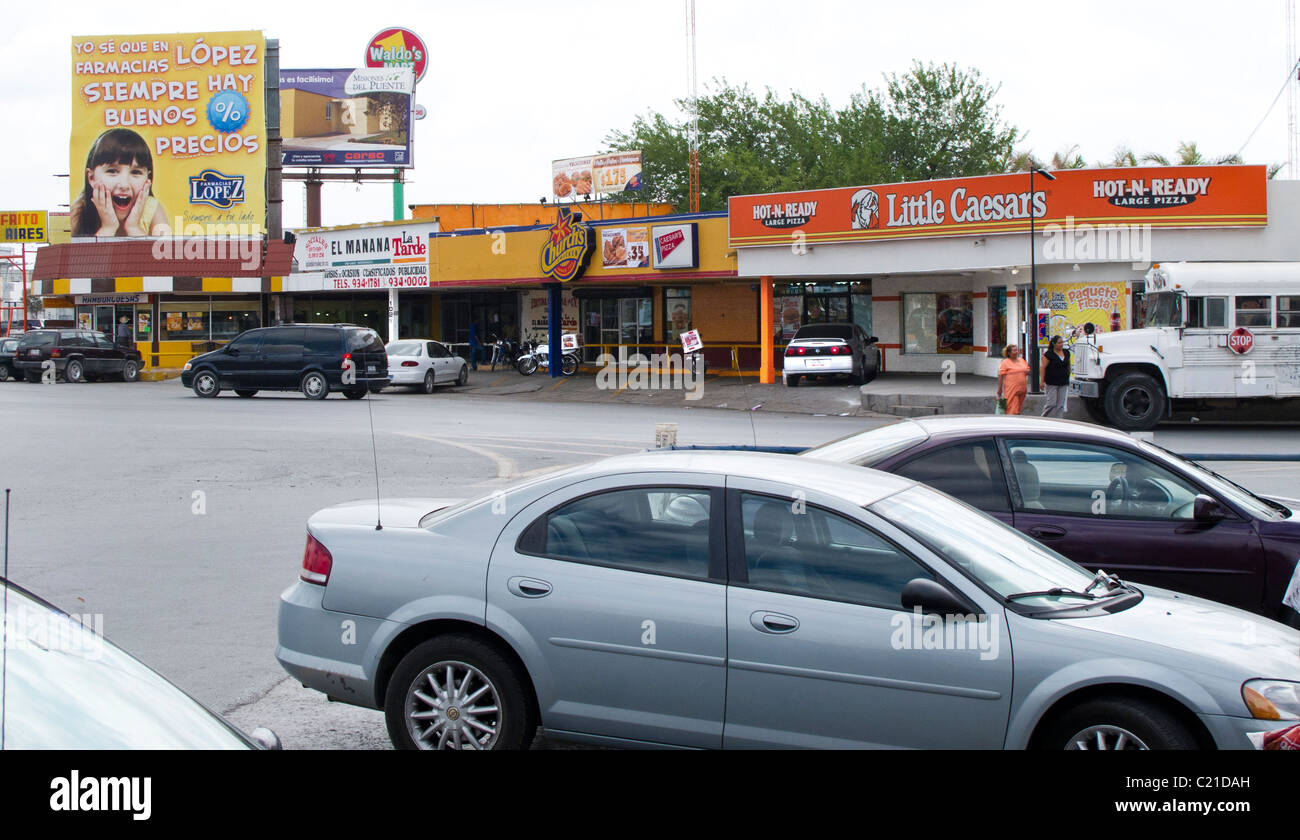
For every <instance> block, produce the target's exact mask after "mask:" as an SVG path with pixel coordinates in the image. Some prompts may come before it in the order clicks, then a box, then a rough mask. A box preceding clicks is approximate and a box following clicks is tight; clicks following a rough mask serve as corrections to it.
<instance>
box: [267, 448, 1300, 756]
mask: <svg viewBox="0 0 1300 840" xmlns="http://www.w3.org/2000/svg"><path fill="white" fill-rule="evenodd" d="M380 524H382V529H380V528H378V527H377V525H380ZM1296 651H1297V634H1296V631H1294V630H1291V629H1289V628H1287V627H1284V626H1283V625H1281V624H1277V623H1275V622H1272V621H1269V620H1267V619H1262V618H1259V617H1257V616H1254V615H1251V614H1249V613H1246V612H1242V611H1240V610H1236V609H1232V608H1230V607H1225V606H1222V605H1219V604H1214V603H1211V602H1209V601H1204V600H1200V599H1196V598H1190V597H1186V596H1182V595H1178V594H1175V593H1172V592H1168V591H1165V590H1160V589H1155V588H1149V587H1142V588H1138V587H1135V586H1132V585H1129V584H1126V583H1124V582H1122V581H1119V580H1117V579H1115V578H1114V577H1112V576H1108V575H1105V574H1103V573H1098V574H1093V573H1091V572H1088V571H1086V570H1084V569H1083V568H1081V567H1079V566H1077V565H1075V564H1073V563H1071V562H1070V561H1068V560H1066V559H1065V558H1063V557H1061V556H1060V555H1058V554H1055V553H1054V552H1052V551H1050V550H1049V549H1046V548H1044V547H1043V546H1042V545H1040V544H1038V543H1036V542H1034V541H1033V540H1031V539H1029V538H1027V537H1025V536H1023V535H1022V534H1020V533H1019V532H1017V531H1015V530H1013V529H1012V528H1010V527H1008V526H1005V525H1003V524H1002V523H1000V522H998V521H996V520H995V519H992V518H991V517H989V516H986V515H985V514H983V513H980V512H979V511H977V510H975V509H974V508H971V507H968V506H967V505H965V504H963V503H961V502H958V501H956V500H954V499H952V498H951V497H949V496H946V495H944V494H942V493H940V492H938V491H935V490H932V489H930V488H928V487H926V486H924V485H920V484H917V483H915V482H913V481H909V480H907V479H903V478H900V477H898V476H893V475H888V474H885V473H878V472H869V473H867V474H866V480H864V472H863V470H862V468H860V467H852V466H846V465H842V464H834V463H824V462H818V461H815V460H813V459H809V458H794V457H789V456H780V455H766V454H757V453H740V452H651V453H642V454H639V455H629V456H622V457H618V458H612V459H608V460H605V461H601V462H598V463H595V464H591V465H587V466H583V467H579V468H576V469H572V470H569V471H566V472H563V473H557V474H551V475H547V476H543V477H540V478H535V479H533V480H531V481H529V482H527V483H524V484H519V485H516V486H514V487H513V488H511V489H509V490H507V491H504V492H499V493H496V494H493V495H490V496H486V497H484V498H480V499H476V500H473V501H469V502H461V503H456V502H454V501H453V500H446V499H442V500H438V499H431V500H411V499H407V500H392V501H388V502H385V503H384V504H383V505H382V506H377V504H376V502H375V501H373V500H371V501H368V502H357V503H351V504H345V505H340V506H337V507H333V508H328V509H325V510H322V511H320V512H319V513H317V514H315V515H314V516H312V517H311V518H310V520H309V521H308V523H307V545H306V550H305V552H304V557H303V563H302V569H301V573H300V579H299V580H298V581H297V582H296V583H295V584H294V585H292V586H291V587H289V589H287V590H286V591H285V592H284V593H283V595H282V596H281V603H280V617H279V646H278V647H277V649H276V656H277V658H278V659H279V661H280V663H281V664H282V665H283V666H284V668H285V669H286V670H287V671H288V672H289V673H290V674H292V675H293V676H294V677H295V678H296V679H298V680H300V681H301V682H303V683H304V684H305V685H307V686H309V687H312V688H315V689H317V690H318V691H321V692H324V693H325V694H327V695H329V696H330V697H332V698H334V699H336V700H341V701H344V702H348V703H354V704H358V705H361V706H367V707H371V708H376V709H383V710H384V712H385V714H386V717H387V723H388V730H389V734H390V736H391V738H392V740H393V743H394V744H395V745H396V746H398V747H403V748H425V749H431V748H432V749H438V748H462V749H500V748H521V747H525V746H527V745H528V744H529V742H530V741H531V739H532V737H533V735H534V733H535V731H536V728H537V727H538V726H539V725H540V726H541V727H543V729H544V730H545V731H546V733H547V735H548V736H550V737H552V738H556V739H560V740H566V739H567V740H573V741H580V742H586V743H595V744H605V745H628V746H631V745H635V746H647V745H648V746H676V747H698V748H737V747H742V748H743V747H829V748H842V747H896V748H953V747H966V748H983V749H998V748H1017V749H1018V748H1027V747H1038V748H1050V749H1073V748H1077V749H1156V748H1185V749H1190V748H1209V747H1220V748H1249V747H1250V741H1249V739H1248V737H1247V736H1248V733H1254V732H1264V731H1269V730H1272V729H1276V728H1278V726H1279V724H1278V721H1288V720H1291V721H1294V720H1295V719H1297V718H1300V661H1298V660H1297V656H1296ZM1013 675H1014V679H1013Z"/></svg>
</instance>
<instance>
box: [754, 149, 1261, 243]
mask: <svg viewBox="0 0 1300 840" xmlns="http://www.w3.org/2000/svg"><path fill="white" fill-rule="evenodd" d="M1053 174H1054V175H1055V176H1056V180H1055V181H1049V180H1047V179H1046V178H1037V179H1035V181H1034V185H1033V186H1034V189H1033V194H1032V195H1031V194H1030V191H1029V174H1028V173H1022V172H1018V173H1012V174H1007V175H987V176H982V177H975V178H948V179H944V180H938V181H914V182H911V183H905V184H883V185H875V186H868V187H844V188H839V189H826V190H804V191H800V192H788V193H774V194H770V195H746V196H735V197H733V198H731V199H730V202H729V208H728V209H729V213H728V230H729V243H730V245H731V247H733V248H734V247H740V246H746V245H789V244H790V242H791V236H792V235H793V234H794V233H795V232H796V231H798V232H800V233H801V235H802V237H803V241H805V242H807V244H810V245H811V244H814V243H817V242H858V241H869V240H874V239H908V238H916V237H935V236H974V235H981V236H982V235H991V234H1000V233H1028V231H1029V220H1030V216H1031V214H1032V216H1033V218H1034V222H1035V226H1036V229H1037V230H1038V231H1039V232H1040V233H1044V234H1046V233H1049V232H1050V230H1049V226H1050V225H1065V224H1067V220H1070V221H1069V223H1071V224H1084V223H1086V224H1091V225H1107V224H1112V225H1115V224H1149V225H1151V226H1152V227H1160V228H1206V227H1263V226H1264V225H1265V224H1267V222H1268V202H1267V197H1266V192H1267V182H1268V175H1267V172H1266V171H1265V168H1264V167H1263V166H1161V167H1136V168H1135V167H1121V168H1113V169H1065V170H1061V171H1059V172H1055V173H1053ZM1071 217H1072V219H1071Z"/></svg>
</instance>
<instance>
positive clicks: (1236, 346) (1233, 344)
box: [1228, 327, 1255, 356]
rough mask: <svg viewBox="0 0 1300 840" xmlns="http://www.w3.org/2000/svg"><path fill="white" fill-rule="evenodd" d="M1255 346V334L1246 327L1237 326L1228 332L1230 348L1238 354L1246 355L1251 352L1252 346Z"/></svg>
mask: <svg viewBox="0 0 1300 840" xmlns="http://www.w3.org/2000/svg"><path fill="white" fill-rule="evenodd" d="M1254 346H1255V336H1254V335H1252V334H1251V332H1250V330H1248V329H1246V328H1245V327H1237V328H1236V329H1235V330H1233V331H1232V332H1230V333H1228V349H1229V350H1231V351H1232V352H1234V353H1236V354H1237V355H1239V356H1240V355H1244V354H1246V353H1249V352H1250V348H1252V347H1254Z"/></svg>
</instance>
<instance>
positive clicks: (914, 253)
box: [728, 166, 1300, 376]
mask: <svg viewBox="0 0 1300 840" xmlns="http://www.w3.org/2000/svg"><path fill="white" fill-rule="evenodd" d="M1053 174H1054V176H1055V179H1054V180H1051V179H1048V178H1046V177H1044V176H1042V175H1038V176H1037V177H1036V178H1035V179H1034V184H1033V189H1032V192H1031V190H1030V181H1029V175H1028V173H1019V174H1011V175H994V176H987V177H983V178H958V179H948V180H942V181H929V182H918V183H908V184H890V185H878V186H869V187H848V188H842V189H829V190H813V191H806V192H796V193H779V194H772V195H760V196H744V197H738V198H733V199H731V204H730V213H729V239H728V241H729V244H730V245H731V246H732V247H734V248H736V249H737V251H738V254H739V257H738V260H739V265H738V268H739V271H740V273H741V274H742V275H746V276H756V277H760V278H764V281H763V282H762V283H761V284H760V286H761V287H762V288H763V289H764V294H765V295H770V296H771V300H772V303H771V306H772V315H771V318H772V321H771V323H772V325H773V329H772V338H773V343H774V344H776V343H779V342H780V341H781V340H782V339H783V338H788V337H789V335H790V334H791V332H792V330H793V329H794V328H797V325H798V324H803V323H811V322H813V321H814V320H821V319H825V320H839V321H853V322H856V323H858V324H860V325H861V326H862V327H863V329H864V330H866V331H867V332H868V333H869V334H871V335H875V336H877V337H878V338H879V339H880V346H881V348H882V349H883V351H884V354H883V355H884V361H885V368H886V370H889V371H903V372H916V373H921V372H927V373H928V372H933V373H935V374H938V373H940V372H942V371H944V370H949V369H951V370H955V371H956V372H966V373H977V374H983V375H988V376H992V375H996V371H997V367H998V364H999V363H1000V361H1001V355H1002V350H1003V347H1004V346H1005V345H1007V344H1010V343H1015V344H1020V345H1022V346H1023V347H1025V348H1026V349H1030V348H1031V347H1032V346H1033V344H1034V342H1035V340H1036V339H1037V341H1038V343H1040V344H1042V343H1045V342H1046V340H1047V338H1048V337H1050V336H1051V335H1065V334H1069V333H1071V332H1073V331H1075V330H1076V329H1077V328H1080V327H1081V326H1082V325H1083V324H1084V323H1092V324H1093V325H1094V326H1095V327H1096V328H1097V329H1098V330H1099V331H1100V332H1108V331H1113V330H1118V329H1128V328H1132V327H1136V326H1141V324H1142V323H1143V318H1144V315H1143V291H1144V289H1143V277H1144V275H1145V273H1146V271H1147V269H1148V268H1149V266H1150V264H1151V263H1152V262H1160V261H1177V260H1189V261H1192V260H1215V261H1226V260H1232V261H1277V260H1287V261H1290V260H1300V240H1297V239H1296V238H1295V237H1294V235H1293V234H1292V233H1291V231H1292V230H1293V229H1294V225H1295V223H1296V221H1298V220H1300V184H1297V183H1295V182H1292V181H1269V180H1268V179H1267V176H1266V173H1265V171H1264V167H1260V166H1227V167H1139V168H1125V169H1105V170H1087V169H1084V170H1064V171H1060V172H1056V173H1053ZM1031 214H1032V217H1033V220H1034V221H1033V226H1034V230H1033V236H1032V239H1031V237H1030V217H1031ZM1031 244H1032V251H1031ZM1031 253H1032V257H1031ZM1034 280H1036V281H1037V286H1038V299H1037V301H1034V300H1033V297H1032V294H1031V289H1032V283H1033V281H1034ZM768 289H770V291H767V290H768ZM868 312H869V314H867V313H868ZM1035 325H1037V328H1036V327H1035ZM773 359H774V362H775V366H774V369H773V371H772V372H771V374H770V375H772V376H775V373H776V370H779V363H780V356H779V351H778V350H777V349H776V348H774V351H773ZM949 363H951V364H949Z"/></svg>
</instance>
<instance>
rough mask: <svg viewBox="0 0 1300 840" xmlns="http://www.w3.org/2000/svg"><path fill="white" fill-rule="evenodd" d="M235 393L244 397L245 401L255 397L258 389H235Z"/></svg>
mask: <svg viewBox="0 0 1300 840" xmlns="http://www.w3.org/2000/svg"><path fill="white" fill-rule="evenodd" d="M235 393H236V394H238V395H239V396H241V397H243V398H244V399H248V398H249V397H251V396H253V395H254V394H256V393H257V389H256V388H236V389H235Z"/></svg>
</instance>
